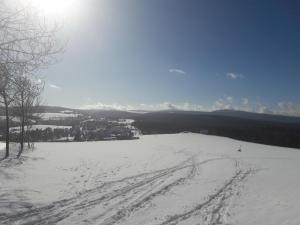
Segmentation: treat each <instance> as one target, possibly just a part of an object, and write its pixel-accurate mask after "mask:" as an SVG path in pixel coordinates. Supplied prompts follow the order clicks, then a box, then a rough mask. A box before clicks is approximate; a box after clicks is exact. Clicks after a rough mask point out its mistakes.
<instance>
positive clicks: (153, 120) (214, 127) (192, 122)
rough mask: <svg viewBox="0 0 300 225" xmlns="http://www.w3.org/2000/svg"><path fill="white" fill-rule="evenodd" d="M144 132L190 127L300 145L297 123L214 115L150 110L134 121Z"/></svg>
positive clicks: (247, 138)
mask: <svg viewBox="0 0 300 225" xmlns="http://www.w3.org/2000/svg"><path fill="white" fill-rule="evenodd" d="M133 125H134V126H136V127H137V128H138V129H140V130H141V132H142V133H143V134H167V133H178V132H184V131H190V132H195V133H205V134H210V135H218V136H224V137H230V138H234V139H238V140H243V141H249V142H256V143H261V144H268V145H276V146H283V147H292V148H300V123H283V122H274V121H272V122H271V121H260V120H251V119H243V118H234V117H227V116H217V115H191V114H184V113H180V114H176V113H149V114H146V115H143V116H141V117H140V118H138V119H136V121H135V122H134V123H133Z"/></svg>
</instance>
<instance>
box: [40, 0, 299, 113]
mask: <svg viewBox="0 0 300 225" xmlns="http://www.w3.org/2000/svg"><path fill="white" fill-rule="evenodd" d="M81 1H82V5H83V4H84V5H85V6H84V9H82V12H81V13H79V12H78V14H77V15H76V16H77V17H78V18H76V20H74V21H73V22H69V23H66V24H65V29H66V32H65V33H66V35H65V36H67V39H68V46H67V48H66V52H65V54H64V55H63V57H62V60H60V62H59V63H58V64H56V65H54V66H52V67H49V69H48V70H47V71H43V75H45V77H46V80H47V85H46V90H45V95H44V97H45V99H46V100H45V101H46V103H47V104H49V105H61V106H69V107H77V108H78V107H85V108H86V107H89V108H92V107H94V108H109V107H112V108H119V109H133V108H136V109H167V108H179V109H187V110H214V109H221V108H235V109H242V110H248V111H257V112H269V111H270V110H271V111H273V112H275V113H284V114H298V113H299V112H300V107H299V103H300V92H299V88H298V87H299V84H300V42H299V40H300V14H299V11H300V2H299V1H297V0H295V1H283V0H282V1H275V0H274V1H271V0H270V1H267V0H265V1H261V0H245V1H240V0H226V1H225V0H224V1H220V0H218V1H217V0H206V1H202V0H123V1H121V0H86V1H83V0H81ZM299 115H300V114H299Z"/></svg>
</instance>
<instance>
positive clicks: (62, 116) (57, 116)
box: [36, 111, 81, 120]
mask: <svg viewBox="0 0 300 225" xmlns="http://www.w3.org/2000/svg"><path fill="white" fill-rule="evenodd" d="M36 115H37V116H39V117H41V118H42V119H43V120H61V119H67V118H76V117H78V116H80V115H81V114H76V113H69V112H68V113H66V111H62V112H60V113H41V114H36Z"/></svg>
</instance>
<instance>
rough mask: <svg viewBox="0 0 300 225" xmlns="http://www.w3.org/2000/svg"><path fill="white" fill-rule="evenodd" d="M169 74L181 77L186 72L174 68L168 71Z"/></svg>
mask: <svg viewBox="0 0 300 225" xmlns="http://www.w3.org/2000/svg"><path fill="white" fill-rule="evenodd" d="M169 72H170V73H177V74H182V75H185V74H186V72H185V71H184V70H181V69H176V68H173V69H169Z"/></svg>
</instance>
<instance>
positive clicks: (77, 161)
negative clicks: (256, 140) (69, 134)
mask: <svg viewBox="0 0 300 225" xmlns="http://www.w3.org/2000/svg"><path fill="white" fill-rule="evenodd" d="M240 145H241V147H242V152H238V151H237V150H238V148H239V146H240ZM36 146H37V149H36V150H34V151H30V152H27V153H26V154H25V155H24V157H23V158H22V160H21V161H19V162H18V161H16V160H12V159H9V160H4V161H2V162H0V224H38V225H42V224H65V225H69V224H126V225H135V224H136V225H137V224H139V225H147V224H149V225H150V224H241V225H248V224H249V225H250V224H264V225H265V224H270V225H271V224H274V225H275V224H276V225H278V224H285V225H287V224H294V225H296V224H297V225H298V224H300V215H299V208H300V188H299V187H300V174H299V171H300V151H299V150H296V149H289V148H281V147H273V146H266V145H260V144H253V143H247V142H241V141H236V140H232V139H229V138H222V137H215V136H207V135H200V134H191V133H184V134H174V135H149V136H142V137H141V138H140V139H139V140H130V141H107V142H81V143H75V142H73V143H37V144H36ZM1 147H2V148H3V147H4V146H3V145H0V148H1Z"/></svg>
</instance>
